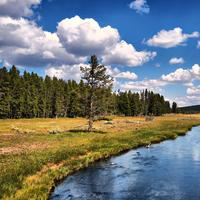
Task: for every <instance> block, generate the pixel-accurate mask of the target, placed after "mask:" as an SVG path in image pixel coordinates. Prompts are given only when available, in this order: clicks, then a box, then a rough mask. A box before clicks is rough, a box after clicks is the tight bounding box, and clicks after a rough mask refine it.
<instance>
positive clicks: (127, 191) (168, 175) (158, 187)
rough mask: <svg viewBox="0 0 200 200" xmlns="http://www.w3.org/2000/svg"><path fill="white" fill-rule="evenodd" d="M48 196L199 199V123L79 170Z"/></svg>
mask: <svg viewBox="0 0 200 200" xmlns="http://www.w3.org/2000/svg"><path fill="white" fill-rule="evenodd" d="M50 199H51V200H200V127H195V128H193V129H192V131H190V132H189V134H188V135H187V136H185V137H179V138H178V139H176V140H174V141H165V142H162V143H160V144H156V145H153V146H152V147H151V148H149V149H146V148H140V149H137V150H131V151H129V152H128V153H125V154H123V155H121V156H117V157H113V158H111V159H109V160H107V161H102V162H97V163H96V164H94V165H92V166H90V167H88V168H87V169H84V170H81V171H79V172H77V173H75V174H74V175H72V176H69V177H67V178H66V179H65V180H64V181H63V182H62V183H61V184H60V185H58V186H57V187H56V189H55V191H54V193H53V194H52V195H51V197H50Z"/></svg>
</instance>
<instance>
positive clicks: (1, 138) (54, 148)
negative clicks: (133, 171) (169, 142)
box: [0, 115, 200, 200]
mask: <svg viewBox="0 0 200 200" xmlns="http://www.w3.org/2000/svg"><path fill="white" fill-rule="evenodd" d="M196 125H200V115H167V116H162V117H156V118H155V119H154V120H152V121H146V120H145V118H144V117H116V116H113V117H112V116H111V117H109V118H108V119H107V120H100V121H96V122H95V124H94V126H95V128H96V130H99V131H98V132H95V133H86V132H82V131H79V130H82V129H85V128H86V126H87V121H86V119H83V118H75V119H71V118H58V119H18V120H0V186H1V187H0V199H6V200H9V199H16V200H18V199H19V200H27V199H29V200H37V199H38V200H39V199H40V200H42V199H47V198H48V195H49V193H50V192H51V190H52V189H53V187H54V186H55V184H56V182H57V181H59V180H61V179H62V178H64V177H66V176H67V175H68V174H70V173H72V172H74V171H76V170H79V169H81V168H83V167H86V166H88V165H89V164H90V163H93V162H94V161H97V160H99V159H103V158H107V157H110V156H112V155H117V154H119V153H121V152H123V151H126V150H129V149H132V148H137V147H139V146H144V145H147V144H149V143H157V142H160V141H163V140H166V139H175V138H176V137H177V136H179V135H184V134H185V133H186V132H187V131H188V130H190V129H191V128H192V127H193V126H196ZM55 133H56V134H55Z"/></svg>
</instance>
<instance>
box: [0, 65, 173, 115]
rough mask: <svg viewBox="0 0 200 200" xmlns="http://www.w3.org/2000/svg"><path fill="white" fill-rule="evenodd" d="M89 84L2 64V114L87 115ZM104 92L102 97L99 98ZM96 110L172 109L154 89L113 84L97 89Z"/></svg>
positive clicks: (146, 112) (160, 111)
mask: <svg viewBox="0 0 200 200" xmlns="http://www.w3.org/2000/svg"><path fill="white" fill-rule="evenodd" d="M87 91H88V88H87V86H86V85H85V84H84V82H83V81H82V80H81V81H80V82H79V83H77V82H76V81H74V80H69V81H64V80H61V79H57V78H56V77H54V78H50V77H49V76H46V77H45V78H42V77H39V76H38V75H37V74H36V73H28V72H24V74H23V75H20V73H19V71H18V70H17V69H16V67H15V66H13V67H12V68H11V69H10V70H9V71H8V70H7V69H6V68H5V67H3V68H0V118H34V117H44V118H54V117H85V116H86V113H87V110H86V109H87V102H88V92H87ZM98 96H101V98H98ZM95 98H96V99H95V102H96V105H98V106H96V111H95V112H96V113H97V114H99V115H107V114H117V115H126V116H135V115H162V114H164V113H170V112H171V108H170V104H169V102H168V101H165V99H164V97H163V96H161V95H160V94H155V93H153V92H151V91H147V90H145V91H143V92H141V93H132V92H131V91H128V92H120V91H118V92H114V93H113V92H112V89H111V88H107V89H101V90H99V91H98V92H97V93H96V97H95Z"/></svg>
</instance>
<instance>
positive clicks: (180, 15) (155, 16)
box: [0, 0, 200, 106]
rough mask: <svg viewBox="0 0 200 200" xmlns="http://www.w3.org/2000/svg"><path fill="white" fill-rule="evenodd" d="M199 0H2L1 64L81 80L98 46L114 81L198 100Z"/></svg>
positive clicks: (180, 100) (119, 86)
mask: <svg viewBox="0 0 200 200" xmlns="http://www.w3.org/2000/svg"><path fill="white" fill-rule="evenodd" d="M199 9H200V1H199V0H190V1H188V0H169V1H165V0H134V1H132V0H115V1H111V0H101V1H99V0H93V1H91V0H26V1H25V0H24V1H22V0H12V1H11V0H4V1H3V2H2V3H0V60H1V66H3V65H4V66H6V67H8V68H9V66H11V65H13V64H15V65H16V66H17V67H18V68H19V69H20V71H21V72H23V71H24V70H27V71H34V72H37V73H38V74H39V75H41V76H45V75H49V76H57V77H58V78H63V79H65V80H67V79H75V80H77V81H79V80H80V71H79V67H80V66H81V65H86V64H87V60H88V56H89V55H91V54H93V53H95V54H97V56H98V57H99V59H100V61H101V62H103V64H105V66H106V67H107V68H108V72H109V73H110V74H111V75H112V76H113V77H114V78H115V82H114V88H115V89H121V90H128V89H131V90H132V91H141V90H143V89H145V88H148V89H151V90H154V91H156V92H160V93H162V94H163V95H164V96H165V97H166V98H167V99H169V100H170V101H176V102H177V103H178V105H179V106H182V105H193V104H199V103H200V81H199V80H200V65H199V63H200V48H199V47H200V42H199V41H200V34H199V32H200V12H199Z"/></svg>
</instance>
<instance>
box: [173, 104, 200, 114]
mask: <svg viewBox="0 0 200 200" xmlns="http://www.w3.org/2000/svg"><path fill="white" fill-rule="evenodd" d="M177 112H178V113H185V114H195V113H200V105H196V106H186V107H179V108H177Z"/></svg>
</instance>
